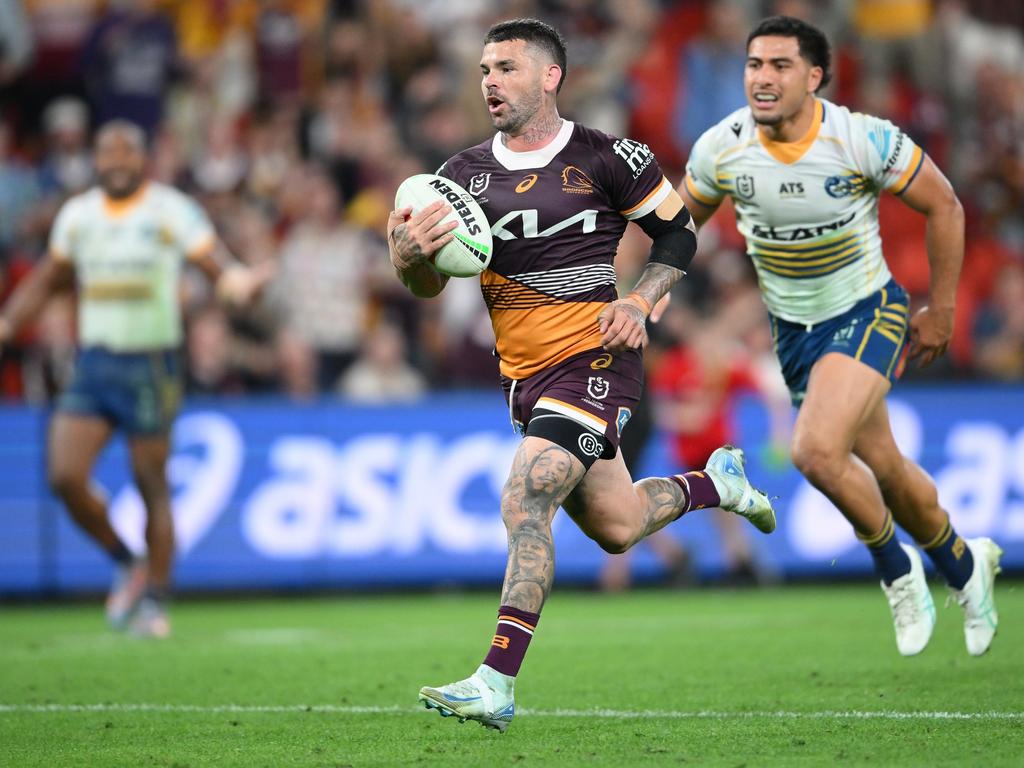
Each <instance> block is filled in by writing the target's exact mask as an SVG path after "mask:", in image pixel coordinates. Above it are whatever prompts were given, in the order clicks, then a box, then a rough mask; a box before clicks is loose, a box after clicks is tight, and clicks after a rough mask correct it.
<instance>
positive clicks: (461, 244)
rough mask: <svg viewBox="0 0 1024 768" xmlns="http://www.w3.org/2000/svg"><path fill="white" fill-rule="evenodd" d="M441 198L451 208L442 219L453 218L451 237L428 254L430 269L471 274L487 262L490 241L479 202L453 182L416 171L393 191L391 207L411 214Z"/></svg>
mask: <svg viewBox="0 0 1024 768" xmlns="http://www.w3.org/2000/svg"><path fill="white" fill-rule="evenodd" d="M435 200H443V201H444V202H446V203H448V204H449V205H450V206H451V207H452V210H451V211H450V212H449V213H448V215H447V216H445V217H444V219H442V221H456V222H458V225H459V226H457V227H456V228H455V229H453V230H452V234H453V235H454V236H455V239H453V240H452V241H451V242H450V243H448V244H447V245H445V246H443V247H442V248H441V249H440V250H438V251H437V252H436V253H434V255H433V256H432V257H431V262H433V264H434V268H435V269H436V270H437V271H438V272H440V273H442V274H445V275H450V276H452V277H472V276H473V275H479V274H480V273H481V272H483V271H484V270H485V269H486V268H487V265H488V264H490V263H491V254H492V253H493V252H494V242H493V240H492V239H491V225H490V224H488V222H487V217H486V216H484V211H483V209H482V208H481V207H480V204H479V203H478V202H477V201H476V200H475V199H474V198H473V196H472V195H471V194H469V192H467V191H466V190H464V189H463V188H462V187H460V186H459V185H458V184H456V183H455V182H454V181H451V180H449V179H446V178H444V177H443V176H435V175H434V174H432V173H418V174H416V175H415V176H410V177H409V178H408V179H406V180H405V181H403V182H402V183H401V184H400V185H399V187H398V192H396V193H395V210H399V209H401V208H407V207H411V208H412V212H413V214H416V213H417V212H419V211H420V210H422V209H423V208H426V207H427V206H428V205H430V204H431V203H433V202H434V201H435Z"/></svg>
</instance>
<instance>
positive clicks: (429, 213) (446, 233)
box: [388, 201, 458, 298]
mask: <svg viewBox="0 0 1024 768" xmlns="http://www.w3.org/2000/svg"><path fill="white" fill-rule="evenodd" d="M450 210H451V206H450V205H448V204H447V203H442V202H440V201H438V202H434V203H431V204H430V205H428V206H427V207H426V208H424V209H423V210H422V211H420V212H419V213H417V214H416V215H415V216H412V215H411V214H412V208H402V209H401V210H398V211H392V212H391V214H390V215H389V216H388V254H389V255H390V256H391V263H392V264H393V265H394V267H395V271H396V272H397V273H398V279H399V280H401V281H402V282H403V283H404V284H405V287H406V288H408V289H409V290H410V291H411V292H412V294H413V296H419V297H420V298H430V297H432V296H437V294H439V293H440V292H441V291H442V290H444V287H445V285H447V284H448V276H447V275H442V274H441V273H440V272H438V271H437V270H436V269H434V267H433V266H432V265H431V263H430V257H431V256H433V255H434V253H436V252H437V251H438V250H440V249H441V248H442V247H443V246H445V245H447V244H448V243H450V242H451V241H452V237H453V235H452V234H451V231H452V230H453V229H455V227H457V226H458V222H456V221H450V222H448V223H447V224H443V223H441V219H443V218H444V217H445V216H446V215H447V214H448V212H449V211H450Z"/></svg>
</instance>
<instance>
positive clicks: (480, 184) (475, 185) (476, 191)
mask: <svg viewBox="0 0 1024 768" xmlns="http://www.w3.org/2000/svg"><path fill="white" fill-rule="evenodd" d="M490 183H491V174H489V173H478V174H477V175H476V176H474V177H473V178H471V179H470V180H469V186H467V187H466V189H468V190H469V194H471V195H473V197H479V196H480V194H481V193H482V192H483V191H484V190H485V189H487V187H488V186H489V185H490Z"/></svg>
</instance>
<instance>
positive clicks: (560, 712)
mask: <svg viewBox="0 0 1024 768" xmlns="http://www.w3.org/2000/svg"><path fill="white" fill-rule="evenodd" d="M417 711H419V709H418V708H413V707H397V706H392V707H379V706H343V705H338V704H310V705H305V704H291V705H288V704H214V705H209V706H207V705H201V704H0V714H4V713H16V712H26V713H32V712H35V713H47V712H53V713H69V712H184V713H190V712H195V713H204V714H217V713H235V714H246V713H255V714H259V713H265V712H270V713H302V712H309V713H314V714H328V715H394V714H408V713H411V712H417ZM516 714H517V715H522V716H526V717H599V718H609V719H615V720H636V719H652V720H655V719H672V720H733V719H737V720H830V719H841V720H1024V712H993V711H990V712H905V711H899V710H821V711H812V712H798V711H788V710H759V711H737V712H723V711H718V710H692V711H679V710H665V709H641V710H623V709H520V710H517V711H516Z"/></svg>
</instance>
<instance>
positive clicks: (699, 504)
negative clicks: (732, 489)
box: [670, 470, 722, 517]
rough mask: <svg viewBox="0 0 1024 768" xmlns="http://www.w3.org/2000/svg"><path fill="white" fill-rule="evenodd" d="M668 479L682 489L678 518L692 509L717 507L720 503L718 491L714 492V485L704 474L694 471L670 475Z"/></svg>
mask: <svg viewBox="0 0 1024 768" xmlns="http://www.w3.org/2000/svg"><path fill="white" fill-rule="evenodd" d="M670 479H671V480H674V481H675V482H676V483H677V484H678V485H679V487H680V488H682V489H683V506H682V509H681V510H680V512H679V517H682V516H683V515H685V514H686V513H687V512H690V511H692V510H694V509H706V508H708V507H717V506H718V505H719V504H721V503H722V499H721V497H720V496H719V495H718V491H717V490H715V483H714V482H713V481H712V480H711V478H710V477H708V476H707V473H705V472H701V471H699V470H694V471H693V472H687V473H686V474H684V475H672V477H671V478H670Z"/></svg>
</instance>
